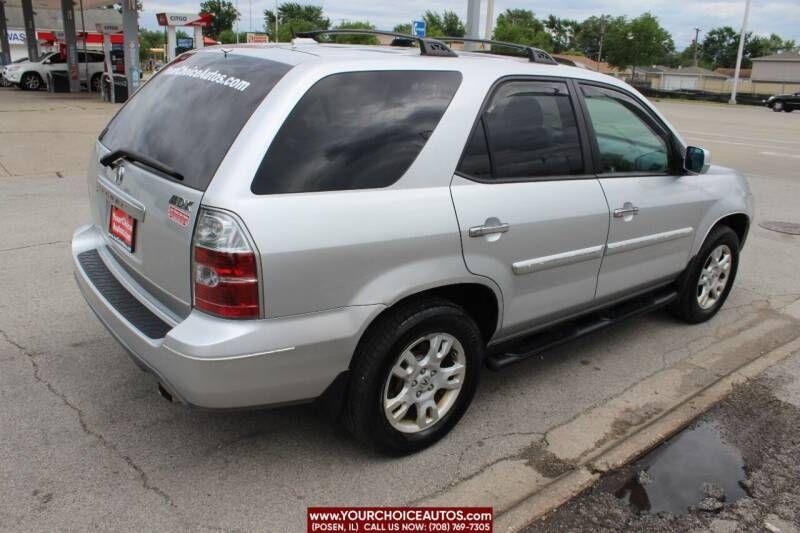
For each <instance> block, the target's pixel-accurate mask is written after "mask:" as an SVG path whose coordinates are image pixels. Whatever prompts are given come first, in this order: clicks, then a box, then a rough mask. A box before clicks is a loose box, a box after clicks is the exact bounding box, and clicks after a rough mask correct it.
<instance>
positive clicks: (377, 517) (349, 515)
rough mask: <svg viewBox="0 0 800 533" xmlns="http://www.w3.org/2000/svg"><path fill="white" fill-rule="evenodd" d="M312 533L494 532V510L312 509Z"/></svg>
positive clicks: (310, 523) (462, 508)
mask: <svg viewBox="0 0 800 533" xmlns="http://www.w3.org/2000/svg"><path fill="white" fill-rule="evenodd" d="M307 516H308V519H307V524H308V528H307V531H308V533H318V532H326V531H344V532H347V533H363V532H387V533H391V532H394V531H397V532H404V531H416V532H419V533H430V532H440V531H446V532H450V531H455V532H461V531H492V524H493V520H494V517H493V513H492V508H491V507H309V508H308V515H307Z"/></svg>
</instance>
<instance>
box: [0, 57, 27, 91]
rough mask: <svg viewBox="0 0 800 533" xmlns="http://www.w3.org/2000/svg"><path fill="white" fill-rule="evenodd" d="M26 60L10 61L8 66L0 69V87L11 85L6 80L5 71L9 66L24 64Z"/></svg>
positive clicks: (21, 58) (25, 58)
mask: <svg viewBox="0 0 800 533" xmlns="http://www.w3.org/2000/svg"><path fill="white" fill-rule="evenodd" d="M27 60H28V58H27V57H20V58H19V59H17V60H15V61H12V62H11V63H9V64H8V65H3V67H2V68H0V87H10V86H11V85H12V83H11V82H10V81H8V80H7V79H6V69H7V68H8V67H9V66H11V65H17V64H19V63H24V62H26V61H27Z"/></svg>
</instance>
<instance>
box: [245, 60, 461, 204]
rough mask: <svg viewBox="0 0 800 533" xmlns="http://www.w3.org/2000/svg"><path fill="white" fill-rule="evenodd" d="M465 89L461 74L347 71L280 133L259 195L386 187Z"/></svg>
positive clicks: (316, 92)
mask: <svg viewBox="0 0 800 533" xmlns="http://www.w3.org/2000/svg"><path fill="white" fill-rule="evenodd" d="M460 84H461V74H460V73H458V72H436V71H369V72H344V73H340V74H334V75H331V76H328V77H326V78H323V79H322V80H320V81H318V82H317V83H316V84H315V85H314V86H313V87H311V89H309V90H308V92H307V93H306V94H305V95H304V96H303V97H302V98H301V99H300V101H299V102H298V103H297V105H296V106H295V108H294V109H293V110H292V112H291V113H290V114H289V117H288V118H287V119H286V122H284V124H283V125H282V126H281V129H280V130H279V131H278V134H277V135H276V136H275V139H274V140H273V141H272V144H271V145H270V147H269V150H268V151H267V155H266V156H265V157H264V160H263V161H262V162H261V165H260V167H259V169H258V172H257V173H256V176H255V178H254V180H253V184H252V186H251V190H252V191H253V193H255V194H279V193H293V192H314V191H335V190H348V189H371V188H379V187H387V186H389V185H391V184H393V183H394V182H396V181H397V180H398V179H400V177H401V176H402V175H403V174H404V173H405V172H406V170H408V168H409V167H410V166H411V163H413V162H414V159H416V157H417V155H419V153H420V151H421V150H422V148H423V147H424V146H425V143H426V142H427V140H428V138H429V137H430V136H431V134H432V133H433V130H434V129H435V128H436V125H437V124H438V123H439V120H440V119H441V118H442V115H443V114H444V112H445V110H446V109H447V106H448V105H449V104H450V100H452V98H453V95H454V94H455V92H456V90H457V89H458V86H459V85H460Z"/></svg>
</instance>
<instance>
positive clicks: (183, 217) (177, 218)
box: [167, 204, 189, 227]
mask: <svg viewBox="0 0 800 533" xmlns="http://www.w3.org/2000/svg"><path fill="white" fill-rule="evenodd" d="M167 218H169V219H170V220H171V221H173V222H174V223H176V224H177V225H179V226H181V227H186V226H187V225H188V224H189V212H188V211H184V210H183V209H181V208H179V207H175V206H174V205H172V204H170V206H169V209H168V210H167Z"/></svg>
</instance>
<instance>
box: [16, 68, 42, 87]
mask: <svg viewBox="0 0 800 533" xmlns="http://www.w3.org/2000/svg"><path fill="white" fill-rule="evenodd" d="M43 86H44V82H43V81H42V77H41V76H39V75H38V74H37V73H35V72H26V73H25V74H23V75H22V77H21V78H20V80H19V88H20V89H22V90H23V91H38V90H40V89H41V88H42V87H43Z"/></svg>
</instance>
